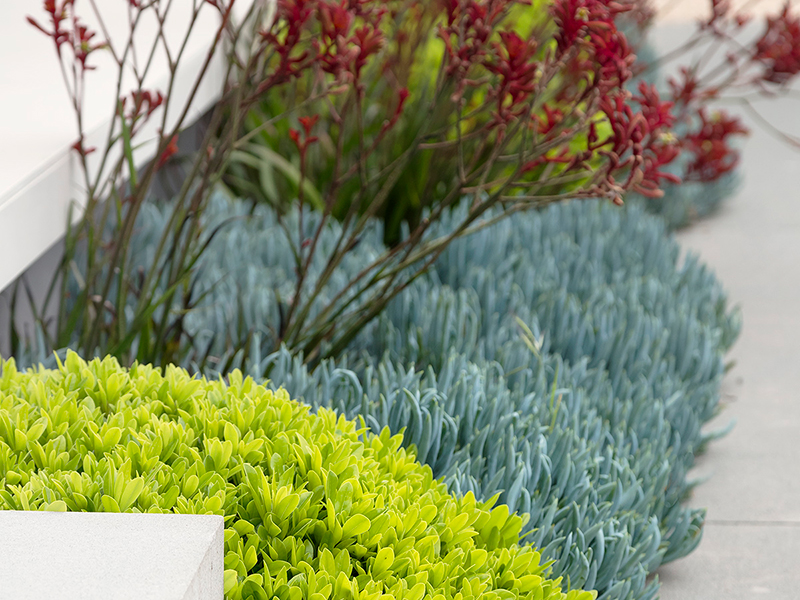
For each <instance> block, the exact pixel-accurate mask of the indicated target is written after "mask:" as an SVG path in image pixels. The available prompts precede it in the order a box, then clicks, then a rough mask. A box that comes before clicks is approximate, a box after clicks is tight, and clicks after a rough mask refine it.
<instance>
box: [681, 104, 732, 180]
mask: <svg viewBox="0 0 800 600" xmlns="http://www.w3.org/2000/svg"><path fill="white" fill-rule="evenodd" d="M699 119H700V127H699V128H698V129H697V130H696V131H693V132H692V133H690V134H689V135H687V136H686V138H685V140H684V142H683V144H684V147H685V148H686V150H688V151H689V152H690V153H691V155H692V160H691V162H690V163H689V166H688V168H687V171H686V179H687V180H693V181H715V180H716V179H719V178H720V177H722V176H723V175H724V174H725V173H729V172H731V171H732V170H733V169H734V168H735V167H736V165H737V164H738V163H739V152H738V151H737V150H735V149H733V148H731V146H730V139H731V137H732V136H736V135H746V134H747V129H746V128H745V127H744V126H743V125H742V123H741V122H740V121H739V119H738V118H735V117H731V116H729V115H728V114H727V113H725V112H722V111H715V112H713V113H711V116H708V114H707V111H706V110H705V109H701V110H700V111H699Z"/></svg>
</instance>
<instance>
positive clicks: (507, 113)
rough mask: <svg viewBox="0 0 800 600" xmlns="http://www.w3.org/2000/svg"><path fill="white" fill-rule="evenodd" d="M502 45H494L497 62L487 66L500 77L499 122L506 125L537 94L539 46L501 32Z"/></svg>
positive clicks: (495, 91) (514, 35) (532, 41)
mask: <svg viewBox="0 0 800 600" xmlns="http://www.w3.org/2000/svg"><path fill="white" fill-rule="evenodd" d="M500 39H501V40H502V43H496V44H495V52H496V54H497V60H496V61H495V62H492V63H489V64H487V65H486V66H487V68H488V69H489V71H491V72H493V73H496V74H497V75H499V76H500V81H499V83H498V85H497V88H496V89H495V90H494V94H495V95H496V96H497V113H496V115H495V119H496V120H497V121H498V122H501V123H502V122H507V121H508V120H509V119H511V118H512V117H516V116H519V115H520V114H521V113H522V112H523V111H524V109H525V106H526V102H527V100H528V99H529V98H530V95H531V94H532V93H533V92H534V90H535V80H536V70H537V68H538V66H539V64H538V62H537V61H536V60H535V55H536V50H537V48H538V44H537V43H536V41H535V40H523V39H522V38H521V37H520V36H519V35H518V34H517V33H516V32H513V31H508V32H501V33H500Z"/></svg>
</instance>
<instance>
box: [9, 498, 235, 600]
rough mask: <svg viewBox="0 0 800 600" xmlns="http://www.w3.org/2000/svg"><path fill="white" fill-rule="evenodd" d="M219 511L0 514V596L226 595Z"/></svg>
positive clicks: (165, 598) (147, 599) (67, 599)
mask: <svg viewBox="0 0 800 600" xmlns="http://www.w3.org/2000/svg"><path fill="white" fill-rule="evenodd" d="M223 554H224V520H223V518H222V517H220V516H215V515H173V514H168V515H160V514H158V515H157V514H118V513H78V512H76V513H60V512H37V511H27V512H23V511H0V599H2V600H6V599H9V600H10V599H12V598H13V599H14V600H42V599H52V600H222V598H223V572H224V568H225V567H224V556H223Z"/></svg>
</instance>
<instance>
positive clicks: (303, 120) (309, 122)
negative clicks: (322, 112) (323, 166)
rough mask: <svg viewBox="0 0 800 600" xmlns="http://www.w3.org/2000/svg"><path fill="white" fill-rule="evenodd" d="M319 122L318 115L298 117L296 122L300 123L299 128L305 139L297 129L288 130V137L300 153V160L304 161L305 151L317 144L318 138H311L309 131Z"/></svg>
mask: <svg viewBox="0 0 800 600" xmlns="http://www.w3.org/2000/svg"><path fill="white" fill-rule="evenodd" d="M318 120H319V115H313V116H310V117H300V118H299V119H298V121H300V126H301V127H302V128H303V131H304V133H305V137H303V136H301V135H300V132H299V131H298V130H297V129H289V137H290V138H291V140H292V141H293V142H294V144H295V146H297V149H298V150H299V151H300V160H302V161H305V157H306V150H308V147H309V146H310V145H311V144H313V143H314V142H317V141H318V140H319V138H318V137H316V136H312V135H310V134H311V129H312V128H313V127H314V125H315V124H316V123H317V121H318Z"/></svg>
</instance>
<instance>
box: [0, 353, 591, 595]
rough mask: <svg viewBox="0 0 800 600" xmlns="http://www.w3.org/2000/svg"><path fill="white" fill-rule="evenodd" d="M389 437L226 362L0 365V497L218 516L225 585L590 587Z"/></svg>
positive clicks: (515, 521)
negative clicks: (220, 365) (555, 571)
mask: <svg viewBox="0 0 800 600" xmlns="http://www.w3.org/2000/svg"><path fill="white" fill-rule="evenodd" d="M401 442H402V436H399V435H395V436H392V435H391V434H390V433H389V431H388V429H384V430H383V431H382V432H381V434H380V435H379V436H376V435H372V434H369V433H367V432H366V429H365V428H358V427H357V426H356V424H355V423H354V422H353V421H348V420H347V419H345V418H344V417H343V416H337V415H336V414H335V413H334V412H332V411H329V410H325V409H321V410H319V411H318V412H317V413H316V414H310V413H309V410H308V408H307V407H305V406H304V405H302V404H300V403H298V402H295V401H292V400H290V399H289V397H288V395H287V393H286V392H285V391H278V392H272V391H270V390H269V389H267V388H265V387H263V386H260V385H257V384H256V383H255V382H254V381H253V380H252V379H249V378H247V379H243V377H242V375H241V373H239V372H238V371H235V372H233V373H231V374H230V376H229V383H227V384H226V383H224V382H222V381H208V380H206V379H202V380H201V379H194V378H191V377H190V376H189V375H188V374H187V373H186V372H185V371H183V370H181V369H178V368H176V367H168V368H167V369H166V374H165V375H164V376H162V375H161V373H160V371H159V370H157V369H154V368H153V367H150V366H142V365H135V366H134V367H132V368H131V370H130V371H128V370H125V369H122V368H120V366H119V365H118V363H117V362H116V360H114V359H105V360H103V361H100V360H98V359H96V360H93V361H91V362H89V363H87V362H84V361H83V360H81V359H80V358H79V357H78V356H77V355H76V354H74V353H69V354H68V355H67V358H66V361H65V362H64V364H63V365H59V369H58V370H53V371H50V370H44V369H42V370H40V371H38V372H34V371H28V372H26V373H21V372H19V371H17V369H16V366H15V364H14V362H13V361H9V362H6V363H2V376H0V508H3V509H14V510H54V511H66V510H70V511H106V512H120V511H123V512H124V511H128V512H178V513H192V514H209V513H213V514H220V515H224V516H225V519H226V530H225V546H226V556H225V569H226V570H225V592H226V596H227V597H228V598H230V599H239V598H258V599H267V598H281V599H284V600H301V599H308V600H325V599H327V598H330V599H337V600H338V599H346V598H354V599H355V598H361V599H368V598H369V599H377V598H381V599H384V600H389V599H390V598H391V599H406V600H420V599H422V598H437V599H442V600H445V599H449V598H463V599H465V600H466V599H468V598H482V599H487V600H488V599H498V600H500V599H513V598H531V599H537V600H592V599H593V598H595V596H596V594H594V593H593V592H582V591H578V590H574V591H570V592H569V593H564V592H562V591H561V583H560V580H559V579H556V580H551V579H547V578H546V571H547V568H546V566H547V565H546V564H543V563H542V561H541V560H540V554H539V553H538V552H537V551H536V550H535V549H534V548H533V547H531V546H528V545H525V546H519V545H518V540H519V534H520V530H521V528H522V526H523V525H524V523H525V521H526V520H527V515H525V516H519V515H516V514H509V510H508V507H507V506H506V505H499V506H497V507H494V508H493V506H494V504H495V501H496V498H492V499H489V500H487V501H485V502H477V501H476V500H475V497H474V496H473V495H472V494H466V495H464V496H462V497H461V498H456V497H454V496H452V495H450V494H448V492H447V489H446V487H445V486H444V484H442V483H441V482H437V481H435V480H434V479H433V476H432V473H431V469H430V468H429V467H427V466H422V465H420V464H419V463H417V462H416V461H415V460H414V455H413V453H409V452H408V451H406V450H404V449H402V447H401Z"/></svg>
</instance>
